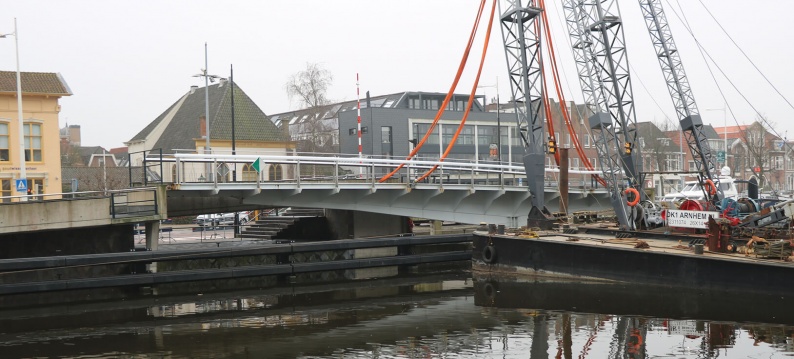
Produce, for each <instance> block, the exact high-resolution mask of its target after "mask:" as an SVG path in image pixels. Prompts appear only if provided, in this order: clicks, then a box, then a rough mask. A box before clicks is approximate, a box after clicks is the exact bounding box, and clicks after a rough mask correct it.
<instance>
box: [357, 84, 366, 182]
mask: <svg viewBox="0 0 794 359" xmlns="http://www.w3.org/2000/svg"><path fill="white" fill-rule="evenodd" d="M356 98H357V102H358V120H357V121H358V128H357V129H356V134H358V158H362V157H363V155H362V153H361V91H360V90H359V85H358V72H356ZM359 164H361V162H359ZM358 174H359V175H361V176H362V177H363V176H364V167H361V166H359V167H358Z"/></svg>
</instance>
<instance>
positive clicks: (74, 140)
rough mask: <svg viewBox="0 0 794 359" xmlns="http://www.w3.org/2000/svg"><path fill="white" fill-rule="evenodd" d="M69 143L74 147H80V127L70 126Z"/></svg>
mask: <svg viewBox="0 0 794 359" xmlns="http://www.w3.org/2000/svg"><path fill="white" fill-rule="evenodd" d="M69 142H70V143H71V144H72V145H73V146H80V125H69Z"/></svg>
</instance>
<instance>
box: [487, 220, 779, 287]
mask: <svg viewBox="0 0 794 359" xmlns="http://www.w3.org/2000/svg"><path fill="white" fill-rule="evenodd" d="M500 232H502V231H493V230H489V231H483V230H480V231H475V232H474V240H473V241H474V243H473V254H472V271H473V272H474V273H475V274H477V275H488V276H498V275H503V274H507V275H531V276H539V277H563V278H577V279H587V280H600V281H608V282H620V283H641V284H644V285H662V286H668V287H678V288H695V289H699V290H715V291H722V292H726V293H741V294H742V295H748V294H751V293H752V294H758V295H779V296H784V297H785V296H792V295H794V285H792V283H793V282H794V262H792V261H791V259H792V258H791V249H790V248H791V244H792V243H791V240H777V241H774V242H772V241H770V242H766V244H764V245H763V246H760V245H758V244H757V243H756V246H755V248H756V250H755V251H754V250H753V249H752V248H753V243H748V242H751V241H755V242H761V243H763V240H762V239H760V238H758V237H755V239H753V240H750V241H747V242H744V241H738V242H734V243H732V245H733V246H737V245H738V248H736V247H734V248H731V245H728V246H725V245H723V244H724V243H720V242H719V241H717V242H716V243H713V242H714V241H710V240H709V238H708V237H707V236H705V235H696V234H680V235H671V234H670V233H669V232H664V231H658V232H655V231H643V232H623V231H619V230H617V229H616V228H605V227H603V226H597V225H594V226H589V227H584V226H583V227H578V228H575V227H571V228H567V229H564V230H547V231H527V230H523V231H506V232H505V233H504V234H499V233H500ZM627 234H628V235H627ZM769 243H776V244H783V245H779V246H777V247H774V246H773V247H774V248H778V247H780V248H787V249H785V250H782V251H781V252H780V253H770V252H769V251H762V247H766V248H769ZM748 244H749V245H748ZM726 247H727V248H726ZM748 247H750V249H748Z"/></svg>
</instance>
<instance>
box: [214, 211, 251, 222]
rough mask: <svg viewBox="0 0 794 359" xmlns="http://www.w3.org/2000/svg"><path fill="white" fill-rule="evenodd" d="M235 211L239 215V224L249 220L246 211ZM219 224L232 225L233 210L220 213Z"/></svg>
mask: <svg viewBox="0 0 794 359" xmlns="http://www.w3.org/2000/svg"><path fill="white" fill-rule="evenodd" d="M237 213H238V214H239V215H240V224H245V223H247V222H248V221H249V220H250V218H249V212H248V211H242V212H237ZM220 224H221V225H223V226H232V225H234V212H230V213H224V214H222V215H221V219H220Z"/></svg>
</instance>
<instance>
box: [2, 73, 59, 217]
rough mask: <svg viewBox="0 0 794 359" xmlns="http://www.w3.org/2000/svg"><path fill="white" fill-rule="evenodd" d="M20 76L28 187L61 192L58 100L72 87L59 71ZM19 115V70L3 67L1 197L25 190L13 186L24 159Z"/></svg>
mask: <svg viewBox="0 0 794 359" xmlns="http://www.w3.org/2000/svg"><path fill="white" fill-rule="evenodd" d="M21 78H22V81H21V82H22V119H23V125H22V126H23V133H24V143H25V171H26V177H27V187H28V188H30V189H32V192H33V194H44V193H60V192H61V149H60V138H59V125H58V113H59V112H60V111H61V106H60V105H59V104H58V100H59V99H60V98H61V97H63V96H71V95H72V91H71V90H70V89H69V86H68V85H67V84H66V81H64V80H63V77H61V75H60V74H58V73H51V72H22V73H21ZM18 119H19V117H18V109H17V78H16V72H13V71H0V197H7V196H16V195H22V194H24V193H18V192H17V191H16V188H15V186H14V183H15V181H14V180H15V179H19V178H20V162H21V161H20V153H19V151H20V138H19V120H18ZM2 201H3V202H9V201H10V199H8V198H3V199H2Z"/></svg>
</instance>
